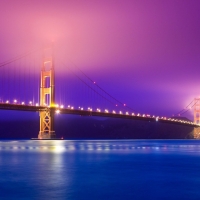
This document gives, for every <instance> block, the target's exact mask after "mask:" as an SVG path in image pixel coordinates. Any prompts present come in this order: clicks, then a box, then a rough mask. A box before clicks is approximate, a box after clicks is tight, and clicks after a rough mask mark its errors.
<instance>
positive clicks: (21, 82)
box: [0, 46, 200, 139]
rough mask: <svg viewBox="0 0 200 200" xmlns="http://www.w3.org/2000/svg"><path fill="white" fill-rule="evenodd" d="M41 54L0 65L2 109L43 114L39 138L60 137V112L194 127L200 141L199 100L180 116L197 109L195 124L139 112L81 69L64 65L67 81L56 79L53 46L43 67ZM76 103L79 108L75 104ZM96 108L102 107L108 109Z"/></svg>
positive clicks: (34, 52) (31, 53) (195, 134)
mask: <svg viewBox="0 0 200 200" xmlns="http://www.w3.org/2000/svg"><path fill="white" fill-rule="evenodd" d="M39 50H40V51H41V49H39ZM37 52H38V50H37V51H31V52H28V53H25V54H22V55H20V56H18V57H15V58H13V59H10V60H8V61H6V62H3V63H1V64H0V78H1V80H0V88H1V90H0V91H1V92H0V109H5V110H17V111H32V112H39V116H40V130H39V134H38V138H39V139H54V138H56V133H55V130H54V115H55V114H56V113H57V114H58V113H60V114H74V115H81V116H100V117H114V118H125V119H132V120H144V121H149V122H158V121H159V122H162V123H170V124H176V125H182V126H190V127H194V129H195V132H194V138H199V135H200V130H199V129H200V128H199V124H200V99H199V98H195V99H194V100H193V101H192V102H191V103H190V104H189V105H188V106H187V107H186V109H183V110H181V111H180V112H178V113H177V115H180V114H184V113H185V112H187V111H188V110H189V109H191V108H194V122H191V121H186V120H182V119H175V118H173V117H169V118H168V117H159V116H154V115H152V116H150V115H146V114H140V113H135V112H134V110H133V109H132V108H130V107H129V106H127V105H126V104H124V103H122V102H121V101H119V100H118V99H116V98H115V97H113V96H112V95H110V94H109V93H108V92H107V91H106V90H104V89H103V88H101V87H100V86H99V85H98V84H97V83H96V82H95V81H93V80H92V79H90V78H89V76H87V75H86V74H85V73H84V72H83V71H81V70H80V69H78V68H77V71H75V70H73V69H71V68H69V67H68V66H66V65H65V64H63V65H64V66H65V69H66V70H68V76H67V78H66V74H61V75H60V76H59V77H56V76H55V67H54V65H55V64H54V55H53V54H54V52H53V46H50V47H47V48H45V49H44V50H43V56H42V59H40V60H42V62H41V63H42V65H39V64H38V54H37ZM40 58H41V57H40ZM39 72H40V75H39ZM69 74H70V75H69ZM80 74H81V75H83V77H84V78H82V77H81V76H80ZM72 76H75V77H76V78H77V79H78V84H77V83H74V86H75V88H74V89H72V87H71V85H73V84H72V83H73V82H74V81H73V80H72ZM56 91H58V92H56ZM72 93H73V97H71V94H72ZM74 93H75V95H74ZM75 103H76V104H77V105H74V104H75ZM96 105H101V107H104V109H102V108H100V107H97V106H96Z"/></svg>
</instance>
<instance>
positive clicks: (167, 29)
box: [0, 0, 200, 116]
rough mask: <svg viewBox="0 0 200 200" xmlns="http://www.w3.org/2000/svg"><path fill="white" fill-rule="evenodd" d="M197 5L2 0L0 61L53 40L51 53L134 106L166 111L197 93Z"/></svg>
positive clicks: (194, 0) (186, 1) (141, 0)
mask: <svg viewBox="0 0 200 200" xmlns="http://www.w3.org/2000/svg"><path fill="white" fill-rule="evenodd" d="M199 10H200V1H199V0H181V1H180V0H167V1H166V0H138V1H137V0H79V1H78V0H69V1H68V0H34V1H32V0H2V1H0V27H1V31H0V46H1V48H0V62H3V61H5V60H6V59H8V58H12V57H13V56H14V55H18V54H19V53H21V52H24V51H27V50H30V49H34V48H36V47H40V46H42V45H43V44H44V43H45V42H48V41H50V40H54V42H55V46H56V47H55V49H56V54H57V55H59V58H58V60H59V59H62V60H65V59H66V60H67V59H70V60H72V61H73V63H75V64H76V65H77V66H78V67H79V68H81V69H82V70H83V71H84V72H85V73H87V74H88V75H89V76H90V77H91V78H93V79H94V80H95V81H97V82H98V84H99V85H100V86H102V87H103V88H106V90H107V91H108V92H109V93H111V94H112V95H113V96H115V97H116V98H118V99H120V100H121V101H123V102H125V103H127V104H128V105H130V106H131V107H132V108H134V109H136V110H137V111H141V112H145V113H150V114H158V115H160V114H162V115H168V116H170V115H172V114H173V113H176V112H178V111H179V110H181V109H183V108H184V107H185V106H187V104H189V103H190V101H192V99H193V98H194V97H199V95H200V91H199V85H200V79H199V73H200V68H199V67H200V12H199ZM66 62H68V61H66ZM56 67H57V68H56V70H57V71H62V70H65V69H64V68H63V67H60V66H56ZM191 113H192V112H191Z"/></svg>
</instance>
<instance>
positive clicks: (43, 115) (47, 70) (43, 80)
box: [38, 47, 56, 139]
mask: <svg viewBox="0 0 200 200" xmlns="http://www.w3.org/2000/svg"><path fill="white" fill-rule="evenodd" d="M49 51H50V52H49ZM47 55H48V56H47ZM49 55H50V56H49ZM40 106H46V109H45V110H42V111H39V115H40V131H39V134H38V139H54V138H56V134H55V130H54V113H55V111H53V108H55V71H54V60H53V47H50V48H47V49H45V50H44V55H43V62H42V69H41V76H40Z"/></svg>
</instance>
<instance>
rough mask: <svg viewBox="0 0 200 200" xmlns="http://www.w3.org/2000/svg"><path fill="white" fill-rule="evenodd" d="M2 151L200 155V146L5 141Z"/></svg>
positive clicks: (193, 142) (192, 142)
mask: <svg viewBox="0 0 200 200" xmlns="http://www.w3.org/2000/svg"><path fill="white" fill-rule="evenodd" d="M182 143H183V144H182ZM0 150H10V151H11V150H12V151H20V150H29V151H40V152H52V153H62V152H70V151H95V152H98V151H104V152H106V151H112V152H114V151H118V152H119V151H120V152H121V153H122V152H126V151H127V152H130V153H134V152H135V153H148V152H151V153H152V152H154V151H162V152H170V151H175V152H176V153H181V152H184V153H186V152H188V153H189V152H194V153H199V152H200V144H199V143H197V140H150V141H147V140H120V141H119V140H107V141H103V140H76V141H73V140H49V141H48V140H43V141H41V140H19V141H17V140H16V141H11V140H4V141H0ZM136 150H137V151H136Z"/></svg>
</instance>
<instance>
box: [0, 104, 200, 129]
mask: <svg viewBox="0 0 200 200" xmlns="http://www.w3.org/2000/svg"><path fill="white" fill-rule="evenodd" d="M0 109H2V110H18V111H31V112H39V111H42V110H45V109H48V107H45V106H34V105H21V104H9V103H0ZM50 109H51V110H52V111H53V112H55V113H56V112H58V113H60V114H73V115H81V116H97V117H112V118H124V119H133V120H143V121H149V122H158V121H159V122H162V123H170V124H176V125H184V126H190V127H199V125H198V124H194V123H193V122H188V121H183V120H174V119H171V118H166V119H162V118H158V117H149V116H144V117H143V116H137V115H129V114H117V113H108V112H96V111H88V110H76V109H69V108H55V107H51V108H50Z"/></svg>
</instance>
